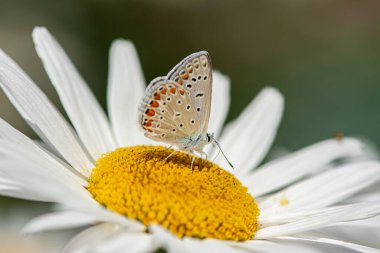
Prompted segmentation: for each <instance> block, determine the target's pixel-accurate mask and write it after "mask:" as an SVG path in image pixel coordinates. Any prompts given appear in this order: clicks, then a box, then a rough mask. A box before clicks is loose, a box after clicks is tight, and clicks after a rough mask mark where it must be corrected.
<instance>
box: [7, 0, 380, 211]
mask: <svg viewBox="0 0 380 253" xmlns="http://www.w3.org/2000/svg"><path fill="white" fill-rule="evenodd" d="M379 10H380V1H376V0H374V1H370V0H360V1H358V0H309V1H301V0H288V1H284V0H259V1H258V0H255V1H253V0H247V1H242V0H235V1H216V0H214V1H200V0H199V1H198V0H197V1H175V0H166V1H154V0H150V1H149V0H139V1H138V0H136V1H118V0H111V1H102V0H94V1H90V0H75V1H74V0H73V1H49V0H41V1H37V0H16V1H5V0H0V48H2V49H3V50H4V51H5V52H6V53H8V54H9V55H10V56H11V57H12V58H14V59H15V60H16V62H17V63H19V64H20V66H21V67H22V68H23V69H24V70H25V71H26V72H27V73H28V74H29V75H30V76H31V77H32V78H33V80H35V81H36V83H37V84H39V85H40V87H42V89H43V90H44V91H45V92H46V93H47V94H48V96H49V97H50V98H51V99H52V100H53V101H54V103H56V104H57V105H58V106H59V101H58V97H57V95H56V93H55V91H54V90H53V88H52V86H51V84H50V82H49V80H48V78H47V75H46V73H45V72H44V70H43V67H42V64H41V62H40V60H39V59H38V57H37V55H36V53H35V50H34V47H33V43H32V39H31V32H32V29H33V27H34V26H37V25H40V26H46V27H47V28H48V29H49V30H50V32H51V33H52V34H53V35H55V36H56V38H57V39H58V41H59V42H60V43H61V44H62V46H63V47H64V48H65V49H66V52H67V53H68V54H69V56H70V57H71V58H72V60H73V61H74V63H75V64H76V66H77V67H78V69H79V70H80V72H81V73H82V75H83V76H84V78H85V79H86V80H87V81H88V84H89V85H90V86H91V88H92V90H93V91H94V92H95V94H96V96H97V97H98V99H99V100H100V101H101V103H102V105H105V104H106V101H105V98H106V93H105V91H106V82H107V67H108V63H107V62H108V49H109V46H110V43H111V42H112V40H113V39H115V38H120V37H121V38H126V39H130V40H132V41H133V42H134V43H135V45H136V47H137V50H138V52H139V55H140V59H141V63H142V66H143V69H144V72H145V76H146V80H147V81H150V80H151V79H153V78H154V77H156V76H159V75H164V74H166V73H167V72H168V71H169V70H170V69H171V67H172V66H174V65H175V64H176V63H177V62H178V61H179V60H181V59H182V58H183V57H185V56H186V55H188V54H190V53H192V52H195V51H198V50H207V51H209V52H210V54H211V56H212V60H213V65H214V67H215V68H217V69H219V70H221V71H222V72H223V73H225V74H226V75H228V76H229V77H230V78H231V81H232V87H231V97H232V105H231V110H230V113H229V116H228V120H231V119H233V118H234V117H236V116H237V115H238V114H239V112H240V111H241V110H243V109H244V107H245V106H246V105H247V104H248V103H249V102H250V101H251V100H252V98H253V97H254V96H255V95H256V94H257V92H258V91H259V90H260V89H262V88H263V87H265V86H267V85H270V86H274V87H277V88H278V89H279V90H280V91H281V92H282V93H283V94H284V96H285V99H286V109H285V115H284V120H283V121H282V124H281V127H280V130H279V134H278V136H277V138H276V141H275V144H276V145H277V146H282V147H286V148H289V149H298V148H301V147H303V146H305V145H309V144H311V143H314V142H316V141H319V140H322V139H325V138H329V137H332V136H334V133H336V132H342V133H344V134H345V135H358V134H360V135H363V136H366V137H368V138H369V139H370V140H371V141H372V142H373V143H375V144H380V132H379V126H380V115H379V113H378V108H379V107H380V99H379V98H380V71H379V68H380V55H379V54H380V15H379ZM0 102H1V107H0V117H2V118H4V119H6V120H7V121H8V122H10V123H11V124H12V125H13V126H15V127H16V128H18V129H19V130H21V131H23V132H25V133H27V134H28V135H29V136H31V137H35V135H34V134H33V133H32V131H31V130H30V128H29V127H28V126H27V125H26V123H25V122H24V121H23V120H22V119H21V117H20V116H19V115H18V113H17V112H16V111H15V109H13V107H12V105H11V104H10V103H9V102H8V100H7V99H6V97H5V96H4V94H3V93H0ZM60 108H61V107H60ZM61 109H62V108H61ZM0 203H3V205H0V207H5V206H8V208H9V207H10V206H14V205H17V203H21V204H24V203H25V202H17V201H14V200H12V201H10V200H9V199H5V198H1V199H0ZM39 210H40V209H39Z"/></svg>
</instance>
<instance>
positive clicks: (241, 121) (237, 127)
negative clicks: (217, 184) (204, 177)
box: [216, 88, 284, 178]
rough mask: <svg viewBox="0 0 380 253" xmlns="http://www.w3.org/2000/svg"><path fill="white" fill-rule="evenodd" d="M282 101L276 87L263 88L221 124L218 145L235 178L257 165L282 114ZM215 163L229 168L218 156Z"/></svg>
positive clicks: (271, 139) (270, 141) (269, 144)
mask: <svg viewBox="0 0 380 253" xmlns="http://www.w3.org/2000/svg"><path fill="white" fill-rule="evenodd" d="M283 104H284V99H283V97H282V95H281V94H280V93H279V92H278V91H277V90H276V89H274V88H265V89H264V90H262V91H261V92H260V94H259V95H257V97H256V98H255V99H254V100H253V101H252V102H251V103H250V105H249V106H248V107H247V108H246V109H245V110H244V111H243V112H242V113H241V115H240V116H239V117H238V118H237V119H236V120H234V121H233V122H231V123H229V124H227V126H226V127H225V129H224V131H223V134H222V137H221V139H220V144H221V147H222V149H223V151H224V152H225V153H226V155H227V157H228V159H229V160H231V162H232V164H233V165H234V166H235V168H236V174H237V176H238V177H239V178H240V175H242V174H244V173H246V172H248V171H249V170H251V169H253V168H254V167H255V166H257V165H258V164H259V163H260V162H261V161H262V159H263V158H264V156H265V155H266V154H267V152H268V150H269V148H270V146H271V144H272V141H273V139H274V137H275V134H276V132H277V127H278V125H279V123H280V120H281V117H282V112H283ZM216 163H218V164H220V165H221V166H222V167H223V168H225V169H228V168H229V166H228V164H227V162H226V161H225V159H224V158H223V157H222V156H219V157H218V159H217V160H216ZM232 172H233V173H234V172H235V171H232Z"/></svg>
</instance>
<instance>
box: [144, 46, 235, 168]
mask: <svg viewBox="0 0 380 253" xmlns="http://www.w3.org/2000/svg"><path fill="white" fill-rule="evenodd" d="M211 96H212V64H211V59H210V55H209V54H208V52H206V51H200V52H197V53H194V54H191V55H189V56H188V57H186V58H184V59H183V60H182V61H181V62H180V63H178V64H177V65H176V66H175V67H174V68H173V69H172V70H171V71H170V72H169V74H167V76H164V77H157V78H155V79H154V80H153V81H151V82H150V84H149V85H148V86H147V88H146V90H145V96H144V98H143V100H142V103H141V105H140V112H141V126H142V128H143V130H144V132H145V136H146V137H148V138H150V139H152V140H154V141H158V142H164V143H167V144H169V145H171V146H175V147H177V148H178V149H179V150H181V151H185V152H188V153H191V154H194V153H198V154H200V155H201V156H202V155H206V157H207V154H206V153H205V152H204V151H203V148H204V146H205V145H207V144H210V143H215V144H217V145H218V147H219V149H220V146H219V144H218V143H217V142H216V140H215V139H214V134H213V133H208V132H207V130H208V123H209V119H210V112H211ZM220 150H221V149H220ZM223 155H224V154H223ZM194 159H195V157H194V158H193V161H192V163H193V162H194ZM231 167H232V165H231Z"/></svg>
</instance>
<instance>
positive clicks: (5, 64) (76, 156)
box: [0, 51, 94, 176]
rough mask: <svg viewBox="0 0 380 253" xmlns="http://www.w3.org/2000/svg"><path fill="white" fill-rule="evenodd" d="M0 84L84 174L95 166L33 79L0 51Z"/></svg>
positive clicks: (34, 125)
mask: <svg viewBox="0 0 380 253" xmlns="http://www.w3.org/2000/svg"><path fill="white" fill-rule="evenodd" d="M0 86H1V88H2V89H3V90H4V92H5V93H6V95H7V96H8V98H9V99H10V101H11V102H12V103H13V105H14V106H15V107H16V108H17V110H18V111H19V113H20V114H21V115H22V117H23V118H24V119H25V120H26V121H27V122H28V124H29V125H30V126H31V127H32V128H33V130H34V131H35V132H36V133H37V134H38V135H39V136H40V137H41V139H43V140H44V141H45V143H48V144H49V145H50V146H52V147H53V148H54V149H55V150H56V151H57V152H58V153H59V154H60V155H61V156H62V157H63V158H64V159H65V160H66V161H67V162H68V163H69V164H70V165H71V166H73V167H74V168H75V169H76V170H77V171H79V172H80V173H81V174H83V175H85V176H89V174H90V171H91V169H92V168H93V167H94V165H93V163H92V161H91V160H90V159H89V157H88V156H87V154H86V153H85V151H84V150H83V148H82V146H81V144H80V142H79V141H78V137H77V136H76V135H75V133H74V131H73V129H72V128H71V127H70V126H69V124H68V123H67V122H66V121H65V119H64V118H63V117H62V115H61V114H60V113H59V112H58V111H57V109H56V108H55V107H54V106H53V105H52V104H51V102H50V101H49V100H48V99H47V97H46V96H45V94H43V93H42V92H41V90H40V89H39V88H38V87H37V86H36V85H35V84H34V83H33V81H32V80H31V79H30V78H29V77H28V76H27V75H26V74H25V73H24V72H23V71H22V70H21V69H20V67H19V66H17V64H16V63H15V62H14V61H13V60H12V59H10V58H9V57H8V56H7V55H6V54H5V53H4V52H3V51H0Z"/></svg>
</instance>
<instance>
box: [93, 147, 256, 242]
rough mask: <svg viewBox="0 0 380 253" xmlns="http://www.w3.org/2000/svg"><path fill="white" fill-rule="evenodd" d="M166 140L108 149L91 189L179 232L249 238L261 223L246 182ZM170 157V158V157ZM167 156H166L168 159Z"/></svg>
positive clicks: (134, 215) (125, 211) (129, 213)
mask: <svg viewBox="0 0 380 253" xmlns="http://www.w3.org/2000/svg"><path fill="white" fill-rule="evenodd" d="M172 152H173V150H172V149H168V148H165V147H161V146H135V147H128V148H119V149H116V150H115V151H113V152H110V153H107V154H105V155H103V156H102V157H101V158H100V159H99V160H98V161H97V162H96V168H95V169H94V170H93V172H92V174H91V177H90V180H89V186H88V190H89V191H90V192H91V194H92V195H93V197H94V198H95V199H96V200H97V201H98V202H99V203H100V204H102V205H104V206H106V207H107V208H108V209H110V210H113V211H115V212H118V213H120V214H122V215H125V216H126V217H128V218H131V219H137V220H139V221H141V222H142V223H143V224H145V225H150V224H160V225H161V226H163V227H165V228H166V229H168V230H170V231H171V232H172V233H174V234H176V235H177V236H178V237H183V236H191V237H197V238H217V239H222V240H234V241H244V240H249V239H251V238H252V237H253V235H254V233H255V231H256V230H257V228H258V222H257V217H258V215H259V209H258V207H257V205H256V203H255V202H254V199H253V197H252V196H251V195H250V194H248V192H247V188H246V187H244V186H242V184H241V183H240V182H239V181H238V180H237V179H236V178H235V177H234V176H233V175H232V174H230V173H228V172H226V171H225V170H223V169H221V168H220V167H218V166H217V165H216V164H214V163H211V162H209V161H206V160H204V159H200V158H197V159H196V160H195V162H194V165H193V170H190V166H191V160H192V156H191V155H188V154H185V153H183V152H176V153H174V154H173V155H172V156H170V157H169V158H168V156H169V155H170V154H172ZM166 158H168V159H166ZM165 159H166V160H165Z"/></svg>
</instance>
